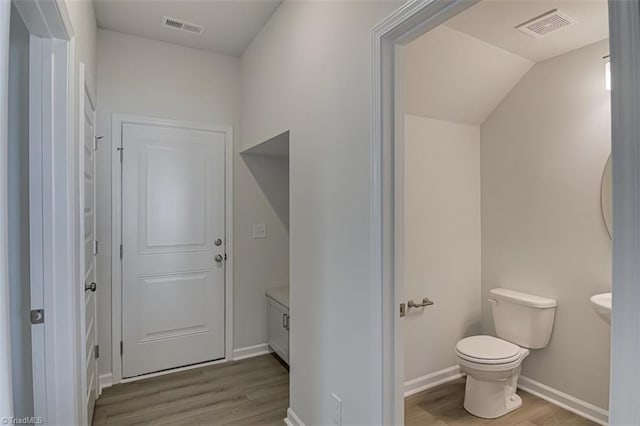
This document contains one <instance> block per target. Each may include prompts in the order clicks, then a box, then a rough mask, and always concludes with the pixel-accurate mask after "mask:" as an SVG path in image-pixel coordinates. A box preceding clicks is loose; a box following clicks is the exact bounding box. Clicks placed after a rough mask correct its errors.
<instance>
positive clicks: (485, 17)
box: [405, 0, 609, 125]
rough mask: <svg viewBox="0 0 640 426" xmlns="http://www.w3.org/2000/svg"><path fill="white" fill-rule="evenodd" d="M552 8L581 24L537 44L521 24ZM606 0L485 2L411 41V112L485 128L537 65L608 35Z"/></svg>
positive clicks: (408, 66)
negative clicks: (496, 109) (506, 97)
mask: <svg viewBox="0 0 640 426" xmlns="http://www.w3.org/2000/svg"><path fill="white" fill-rule="evenodd" d="M552 9H559V10H560V11H562V12H564V13H566V14H567V15H569V16H571V17H573V18H575V19H577V21H578V22H577V23H575V24H573V25H571V26H569V27H567V28H564V29H561V30H558V31H557V32H553V33H550V34H549V35H547V36H546V37H543V38H542V39H535V38H532V37H530V36H528V35H526V34H523V33H521V32H520V31H518V30H516V29H515V27H516V26H518V25H519V24H521V23H523V22H526V21H528V20H531V19H532V18H535V17H537V16H540V15H542V14H544V13H545V12H548V11H550V10H552ZM608 31H609V26H608V13H607V3H606V0H561V1H546V0H509V1H504V0H484V1H482V2H480V3H478V4H476V5H474V6H472V7H470V8H469V9H467V10H466V11H464V12H462V13H461V14H459V15H457V16H455V17H454V18H453V19H451V20H449V21H447V23H446V24H445V25H444V26H440V27H437V28H436V29H434V30H432V31H429V32H428V33H426V34H424V35H423V36H422V37H420V38H418V39H417V40H414V41H413V42H411V43H409V45H408V46H407V51H406V64H405V66H406V68H405V73H406V79H405V81H406V84H407V87H406V96H405V102H406V104H405V107H406V111H407V113H409V114H415V115H420V116H423V117H430V118H436V119H440V120H447V121H454V122H458V123H465V124H472V125H480V124H482V123H483V122H484V121H485V120H486V119H487V117H488V116H489V115H490V114H491V113H492V112H493V110H494V109H495V108H496V107H497V106H498V104H499V103H500V102H502V100H503V99H504V97H505V96H506V95H507V94H508V93H509V92H510V91H511V89H513V87H514V86H515V85H516V84H518V82H519V81H520V79H521V78H522V77H524V75H525V74H526V73H527V72H528V71H529V69H530V68H531V67H532V66H533V65H534V64H535V63H536V62H539V61H542V60H546V59H549V58H552V57H554V56H558V55H561V54H563V53H567V52H569V51H572V50H575V49H579V48H581V47H584V46H587V45H589V44H592V43H595V42H597V41H600V40H602V39H605V38H607V37H608Z"/></svg>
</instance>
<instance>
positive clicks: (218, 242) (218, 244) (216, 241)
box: [213, 238, 222, 246]
mask: <svg viewBox="0 0 640 426" xmlns="http://www.w3.org/2000/svg"><path fill="white" fill-rule="evenodd" d="M213 244H215V245H217V246H221V245H222V240H221V239H220V238H218V239H216V240H215V241H214V242H213Z"/></svg>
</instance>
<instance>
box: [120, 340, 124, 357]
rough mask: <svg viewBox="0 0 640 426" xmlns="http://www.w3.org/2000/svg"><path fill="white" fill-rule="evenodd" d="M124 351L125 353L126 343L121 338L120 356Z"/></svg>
mask: <svg viewBox="0 0 640 426" xmlns="http://www.w3.org/2000/svg"><path fill="white" fill-rule="evenodd" d="M123 353H124V343H122V340H120V356H122V354H123Z"/></svg>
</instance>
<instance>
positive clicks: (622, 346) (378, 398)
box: [370, 0, 640, 424]
mask: <svg viewBox="0 0 640 426" xmlns="http://www.w3.org/2000/svg"><path fill="white" fill-rule="evenodd" d="M475 3H477V0H472V1H467V0H410V1H408V2H407V3H405V4H404V5H403V6H401V7H400V8H399V9H397V10H396V11H395V12H394V13H393V14H391V15H390V16H389V17H387V18H386V19H385V20H383V21H382V22H381V23H379V24H378V25H377V26H375V27H374V28H373V29H372V30H371V77H372V85H373V86H372V94H373V97H372V120H371V126H372V127H371V137H372V139H371V159H370V160H371V184H372V186H371V193H372V198H371V297H372V312H371V318H379V320H378V321H375V322H374V324H373V327H372V329H373V333H372V345H373V347H372V353H373V354H374V356H375V357H376V359H375V360H374V362H375V364H374V365H379V366H381V368H380V373H379V376H377V377H375V378H374V379H375V380H376V383H377V386H376V387H375V389H374V390H373V392H372V401H371V406H372V407H381V408H380V411H379V412H378V413H376V416H377V417H378V418H379V419H380V422H379V423H381V424H403V423H404V415H403V414H404V402H403V400H404V398H403V393H404V392H403V385H402V384H403V371H402V369H401V366H402V359H401V358H402V341H401V328H400V324H401V323H400V318H399V315H398V310H397V307H398V304H399V303H400V302H401V296H402V295H401V294H400V290H401V287H402V286H401V280H400V274H401V270H399V269H400V268H396V265H397V264H398V261H399V260H401V257H400V256H402V251H401V250H398V246H397V239H396V236H397V234H399V233H400V232H401V231H402V220H401V217H398V216H400V215H399V212H401V210H399V209H398V208H397V207H396V206H395V203H397V202H398V200H399V199H400V200H401V197H402V192H401V191H399V188H398V184H399V182H398V181H397V179H396V174H397V172H398V166H399V164H398V156H399V154H400V153H401V152H402V151H401V150H402V143H401V140H402V139H401V138H402V125H401V123H402V118H403V115H404V111H403V106H402V105H401V104H400V102H399V101H398V99H399V97H400V99H401V96H402V91H401V90H399V89H401V88H398V87H396V75H397V73H398V66H399V64H398V58H399V57H400V56H401V55H402V46H404V45H406V44H407V43H409V42H410V41H412V40H415V39H416V38H418V37H419V36H421V35H422V34H424V33H425V32H427V31H429V30H431V29H433V28H435V27H437V26H438V25H440V24H442V23H444V22H445V21H447V20H448V19H450V18H452V17H453V16H455V15H457V14H458V13H460V12H462V11H463V10H465V9H467V8H469V7H471V6H473V5H474V4H475ZM609 34H610V49H611V72H612V76H613V80H615V82H618V86H617V87H625V88H634V89H633V90H631V89H627V90H625V91H622V90H617V89H616V86H614V87H613V90H612V91H611V105H612V157H613V161H614V163H615V165H616V166H615V168H614V172H613V188H614V189H613V206H614V207H613V211H614V221H615V230H614V238H613V305H614V306H615V307H616V309H614V311H613V315H612V323H611V326H612V328H611V337H612V338H611V380H610V397H609V398H610V406H609V421H610V423H611V424H640V410H638V409H637V398H638V396H639V395H640V363H638V362H637V359H638V356H639V355H640V286H639V285H637V283H638V282H640V263H638V262H637V261H636V259H638V258H640V219H639V218H640V142H639V141H638V139H637V137H638V135H640V121H638V120H637V116H638V115H639V114H640V55H638V54H637V48H638V46H640V3H638V2H619V1H609ZM397 141H398V142H397ZM614 360H615V362H614Z"/></svg>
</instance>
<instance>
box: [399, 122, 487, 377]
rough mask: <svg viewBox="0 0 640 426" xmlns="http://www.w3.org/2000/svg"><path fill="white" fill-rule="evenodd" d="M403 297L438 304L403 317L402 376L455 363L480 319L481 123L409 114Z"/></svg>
mask: <svg viewBox="0 0 640 426" xmlns="http://www.w3.org/2000/svg"><path fill="white" fill-rule="evenodd" d="M403 216H404V229H405V233H404V280H403V281H404V289H403V290H404V295H405V297H404V300H408V299H413V300H414V301H416V302H420V301H421V300H422V298H423V297H425V296H427V297H429V298H430V299H431V300H433V301H434V302H435V304H434V305H433V306H429V307H427V308H425V309H410V310H409V311H408V312H407V316H406V317H405V319H404V322H403V327H404V330H403V332H404V336H403V337H404V342H405V346H404V357H405V375H404V377H405V380H412V379H417V378H419V377H422V376H425V375H427V374H430V373H434V372H436V371H439V370H442V369H445V368H448V367H452V366H455V365H457V360H456V357H455V354H454V348H455V345H456V343H457V342H458V340H460V339H461V338H463V337H466V336H471V335H474V334H478V333H479V331H480V320H481V303H480V288H481V281H480V280H481V270H480V246H481V242H480V128H479V127H478V126H471V125H467V124H459V123H453V122H449V121H441V120H436V119H432V118H425V117H419V116H415V115H407V116H406V118H405V133H404V215H403Z"/></svg>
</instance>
